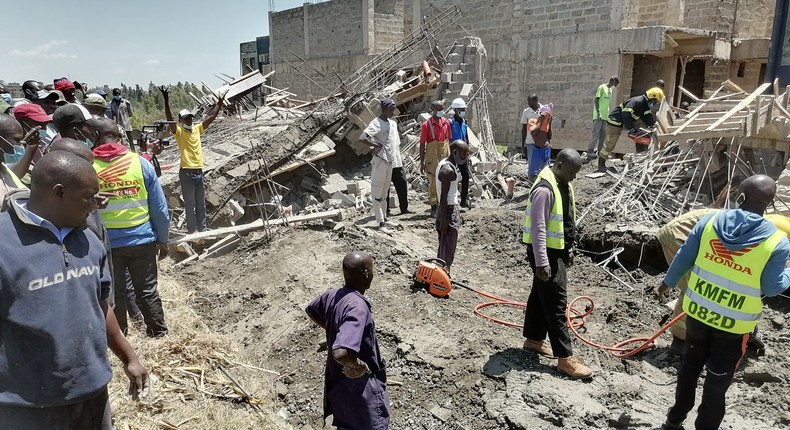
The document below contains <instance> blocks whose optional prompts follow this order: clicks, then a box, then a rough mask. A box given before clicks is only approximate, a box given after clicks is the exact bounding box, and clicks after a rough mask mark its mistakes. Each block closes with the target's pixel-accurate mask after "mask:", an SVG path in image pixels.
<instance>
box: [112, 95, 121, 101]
mask: <svg viewBox="0 0 790 430" xmlns="http://www.w3.org/2000/svg"><path fill="white" fill-rule="evenodd" d="M112 99H113V100H118V101H120V100H121V96H112Z"/></svg>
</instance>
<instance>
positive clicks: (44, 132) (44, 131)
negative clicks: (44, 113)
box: [38, 128, 49, 142]
mask: <svg viewBox="0 0 790 430" xmlns="http://www.w3.org/2000/svg"><path fill="white" fill-rule="evenodd" d="M38 137H39V139H41V141H42V142H46V141H47V138H48V137H49V136H48V135H47V129H45V128H41V129H39V130H38Z"/></svg>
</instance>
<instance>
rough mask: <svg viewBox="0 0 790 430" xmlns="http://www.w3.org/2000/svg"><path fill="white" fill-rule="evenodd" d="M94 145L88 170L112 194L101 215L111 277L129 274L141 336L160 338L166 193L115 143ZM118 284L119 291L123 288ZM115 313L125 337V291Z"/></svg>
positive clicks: (118, 295)
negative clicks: (139, 314)
mask: <svg viewBox="0 0 790 430" xmlns="http://www.w3.org/2000/svg"><path fill="white" fill-rule="evenodd" d="M106 122H109V121H103V123H106ZM110 126H112V125H110ZM98 143H101V144H100V145H99V146H97V147H95V148H94V149H93V155H94V156H95V161H94V162H93V167H94V169H96V173H97V175H98V176H99V189H100V191H101V192H104V193H109V194H112V196H111V197H110V198H109V203H108V204H107V207H106V208H104V209H101V210H100V212H101V216H102V220H103V221H104V226H105V227H106V228H107V233H108V236H109V238H110V246H111V247H112V263H113V277H114V278H115V279H118V280H123V279H125V274H126V271H127V270H128V272H129V276H130V277H131V280H132V285H133V286H134V292H135V296H136V301H137V305H138V306H139V307H140V311H141V312H142V314H143V321H145V326H146V334H147V335H148V336H151V337H159V336H164V335H165V334H166V333H167V326H166V325H165V316H164V311H163V310H162V301H161V299H160V298H159V292H158V290H157V278H158V268H157V254H159V257H160V258H163V257H164V256H166V255H167V241H168V229H169V228H170V215H169V212H168V209H167V200H166V199H165V193H164V191H163V190H162V185H161V184H160V183H159V178H158V177H157V176H156V171H155V170H154V166H152V165H151V163H149V162H148V161H147V160H145V159H144V158H142V157H141V156H140V155H138V154H136V153H134V152H130V151H129V148H127V147H126V146H123V145H122V144H121V143H120V139H117V141H116V142H107V143H104V142H102V141H99V142H98ZM118 284H119V287H120V285H122V282H118ZM114 311H115V316H116V319H117V320H118V325H119V326H120V328H121V330H122V331H123V333H124V334H126V331H127V319H126V289H125V288H116V290H115V309H114Z"/></svg>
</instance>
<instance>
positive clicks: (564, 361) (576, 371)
mask: <svg viewBox="0 0 790 430" xmlns="http://www.w3.org/2000/svg"><path fill="white" fill-rule="evenodd" d="M557 370H559V371H560V372H562V373H564V374H566V375H568V376H569V377H571V378H573V379H585V378H589V377H591V376H592V369H590V368H589V367H587V366H585V365H584V363H582V361H581V360H579V359H578V358H577V357H575V356H573V355H571V356H570V357H565V358H560V359H559V360H557Z"/></svg>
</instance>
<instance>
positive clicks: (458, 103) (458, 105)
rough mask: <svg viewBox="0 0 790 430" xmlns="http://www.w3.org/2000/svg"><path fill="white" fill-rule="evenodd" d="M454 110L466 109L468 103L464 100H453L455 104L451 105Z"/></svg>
mask: <svg viewBox="0 0 790 430" xmlns="http://www.w3.org/2000/svg"><path fill="white" fill-rule="evenodd" d="M450 107H451V108H453V109H466V102H465V101H464V99H462V98H457V99H455V100H453V103H452V104H451V105H450Z"/></svg>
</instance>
